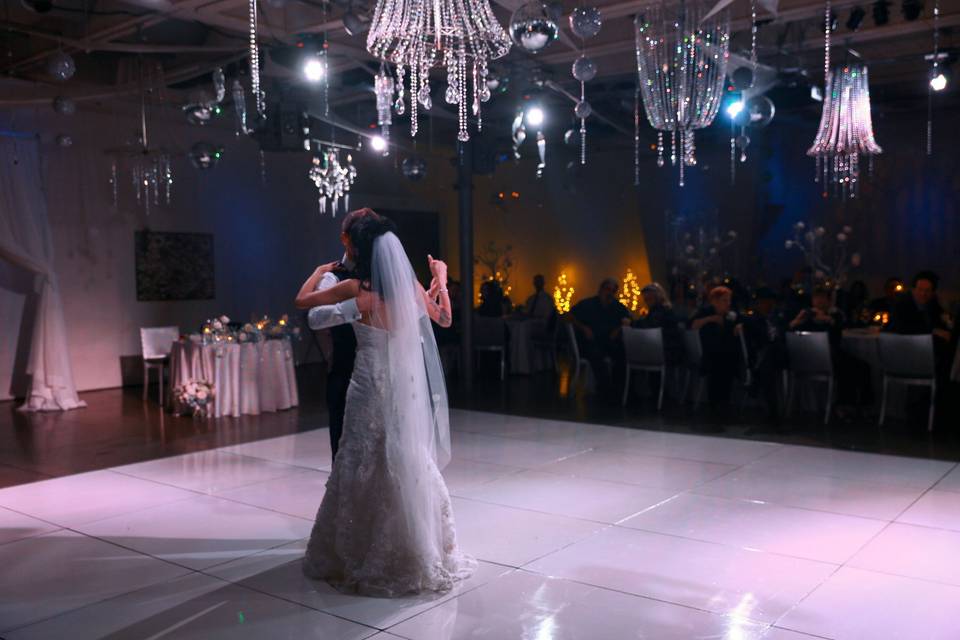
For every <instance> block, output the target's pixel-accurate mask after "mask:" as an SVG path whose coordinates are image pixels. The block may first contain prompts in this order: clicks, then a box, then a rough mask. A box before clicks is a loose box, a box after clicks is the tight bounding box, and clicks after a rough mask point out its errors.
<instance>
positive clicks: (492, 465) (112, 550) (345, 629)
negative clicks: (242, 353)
mask: <svg viewBox="0 0 960 640" xmlns="http://www.w3.org/2000/svg"><path fill="white" fill-rule="evenodd" d="M453 418H454V428H455V430H456V431H455V433H454V439H453V444H454V456H455V459H454V461H453V463H451V465H450V466H449V467H448V469H447V470H446V471H445V476H446V477H447V481H448V483H449V486H450V491H451V493H452V494H453V495H454V496H455V498H454V507H455V510H456V511H455V513H456V519H457V527H458V532H459V535H460V541H461V544H462V546H463V548H464V550H466V551H467V552H469V553H472V554H473V555H475V556H476V557H477V558H478V559H479V560H480V561H481V562H480V569H479V571H478V572H477V574H476V575H475V576H474V577H473V578H472V579H471V580H470V581H468V582H466V583H464V584H463V585H462V586H461V587H460V588H459V589H458V590H456V591H455V592H452V593H449V594H445V595H441V596H432V597H416V598H407V599H398V600H383V599H371V598H361V597H355V596H345V595H341V594H339V593H337V592H336V591H334V590H332V589H331V588H330V587H328V586H327V585H325V584H323V583H317V582H312V581H310V580H307V579H306V578H304V577H303V576H302V574H301V572H300V562H299V560H300V557H301V555H302V553H303V549H304V546H305V538H306V537H307V536H308V535H309V532H310V527H311V524H312V519H313V515H314V513H315V512H316V509H317V506H318V505H319V503H320V499H321V497H322V496H323V490H324V483H325V481H326V478H327V473H326V471H328V470H329V468H330V452H329V447H328V444H327V441H328V435H327V432H326V431H325V430H321V431H314V432H310V433H303V434H297V435H291V436H285V437H280V438H274V439H271V440H264V441H260V442H253V443H249V444H243V445H239V446H233V447H227V448H225V449H220V450H213V451H204V452H201V453H195V454H190V455H185V456H180V457H176V458H167V459H162V460H155V461H151V462H145V463H140V464H135V465H130V466H125V467H118V468H115V469H110V470H105V471H96V472H93V473H85V474H81V475H75V476H70V477H64V478H59V479H55V480H49V481H44V482H37V483H33V484H27V485H20V486H16V487H11V488H7V489H2V490H0V567H2V572H0V637H2V638H3V639H5V640H26V639H28V638H30V639H34V638H44V639H63V638H69V639H70V640H79V639H83V638H110V639H112V640H118V639H125V638H131V639H133V638H136V639H147V638H149V639H161V638H163V639H166V638H196V639H198V640H211V639H215V638H224V639H230V640H238V639H241V638H251V639H257V640H261V639H265V638H289V639H296V640H300V639H306V638H323V639H325V640H334V639H344V640H347V639H360V638H370V637H372V638H377V639H378V640H388V639H394V638H396V637H399V638H408V639H411V640H449V639H453V638H458V639H459V638H491V639H496V640H511V639H514V638H516V639H524V640H551V639H565V640H566V639H583V640H598V639H601V640H602V639H607V638H610V639H618V640H620V639H627V638H631V639H633V638H644V639H654V640H664V639H672V638H676V639H679V640H691V639H695V638H727V639H730V640H750V639H759V638H763V639H765V640H802V639H806V638H810V637H819V638H834V639H838V640H839V639H851V640H864V639H870V640H880V639H884V638H904V639H915V638H924V639H934V638H943V639H947V638H950V639H956V638H960V613H958V612H960V469H958V468H957V465H956V464H955V463H952V462H939V461H929V460H915V459H907V458H898V457H890V456H879V455H869V454H860V453H850V452H841V451H833V450H825V449H812V448H804V447H793V446H782V445H775V444H766V443H761V442H752V441H742V440H730V439H722V438H709V437H699V436H688V435H677V434H665V433H655V432H649V431H636V430H628V429H617V428H611V427H600V426H594V425H585V424H579V423H569V422H553V421H546V420H534V419H527V418H518V417H512V416H501V415H495V414H484V413H470V412H462V411H457V412H455V413H454V416H453ZM225 426H227V425H225Z"/></svg>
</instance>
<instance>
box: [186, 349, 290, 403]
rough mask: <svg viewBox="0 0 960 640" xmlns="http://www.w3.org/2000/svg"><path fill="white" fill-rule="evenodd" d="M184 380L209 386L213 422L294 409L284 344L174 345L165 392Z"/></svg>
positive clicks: (287, 356) (286, 352) (288, 356)
mask: <svg viewBox="0 0 960 640" xmlns="http://www.w3.org/2000/svg"><path fill="white" fill-rule="evenodd" d="M189 380H198V381H200V380H202V381H205V382H211V383H213V385H214V401H213V410H212V411H211V412H210V415H211V416H212V417H214V418H219V417H221V416H234V417H236V416H240V415H244V414H252V415H256V414H258V413H262V412H266V411H282V410H284V409H289V408H291V407H295V406H297V404H299V398H298V396H297V380H296V373H295V372H294V368H293V348H292V345H291V344H290V341H289V340H267V341H265V342H247V343H243V344H237V343H227V344H223V343H220V344H208V345H204V344H201V343H199V342H195V341H181V342H177V343H174V345H173V350H172V351H171V353H170V386H171V389H172V388H174V387H176V386H177V385H180V384H183V383H184V382H187V381H189ZM172 397H173V394H171V398H172ZM174 402H176V401H175V400H174Z"/></svg>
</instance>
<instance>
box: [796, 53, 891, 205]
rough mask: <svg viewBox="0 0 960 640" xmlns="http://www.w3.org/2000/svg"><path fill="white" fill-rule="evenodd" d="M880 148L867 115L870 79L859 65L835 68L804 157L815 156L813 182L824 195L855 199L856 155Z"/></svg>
mask: <svg viewBox="0 0 960 640" xmlns="http://www.w3.org/2000/svg"><path fill="white" fill-rule="evenodd" d="M879 153H883V149H881V148H880V146H879V145H878V144H877V143H876V141H875V140H874V137H873V121H872V119H871V117H870V82H869V78H868V76H867V68H866V67H865V66H864V65H862V64H850V65H842V66H838V67H835V68H834V69H833V73H832V74H831V78H830V81H829V83H828V84H827V94H826V95H825V96H824V98H823V115H822V116H821V117H820V128H819V129H818V130H817V137H816V138H814V141H813V146H812V147H810V149H809V150H808V151H807V155H808V156H813V157H815V158H816V159H817V176H816V179H817V182H821V183H822V185H823V195H824V196H826V195H827V193H828V189H830V187H831V186H832V190H833V193H834V195H839V196H840V197H842V198H855V197H856V195H857V192H858V191H859V184H860V156H861V155H865V156H874V155H876V154H879Z"/></svg>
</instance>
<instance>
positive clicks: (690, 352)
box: [683, 329, 703, 367]
mask: <svg viewBox="0 0 960 640" xmlns="http://www.w3.org/2000/svg"><path fill="white" fill-rule="evenodd" d="M683 350H684V351H685V352H686V354H687V363H688V364H689V365H690V366H691V367H699V366H700V363H701V362H702V361H703V345H701V344H700V332H699V331H697V330H696V329H687V330H686V331H684V332H683Z"/></svg>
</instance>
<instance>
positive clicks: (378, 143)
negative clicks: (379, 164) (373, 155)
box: [370, 136, 387, 153]
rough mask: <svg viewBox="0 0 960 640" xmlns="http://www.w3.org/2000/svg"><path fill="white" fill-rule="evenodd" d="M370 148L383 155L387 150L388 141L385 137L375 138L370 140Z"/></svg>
mask: <svg viewBox="0 0 960 640" xmlns="http://www.w3.org/2000/svg"><path fill="white" fill-rule="evenodd" d="M370 148H371V149H373V150H374V151H377V152H380V153H383V152H384V151H386V150H387V140H386V138H384V137H383V136H373V137H372V138H370Z"/></svg>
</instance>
